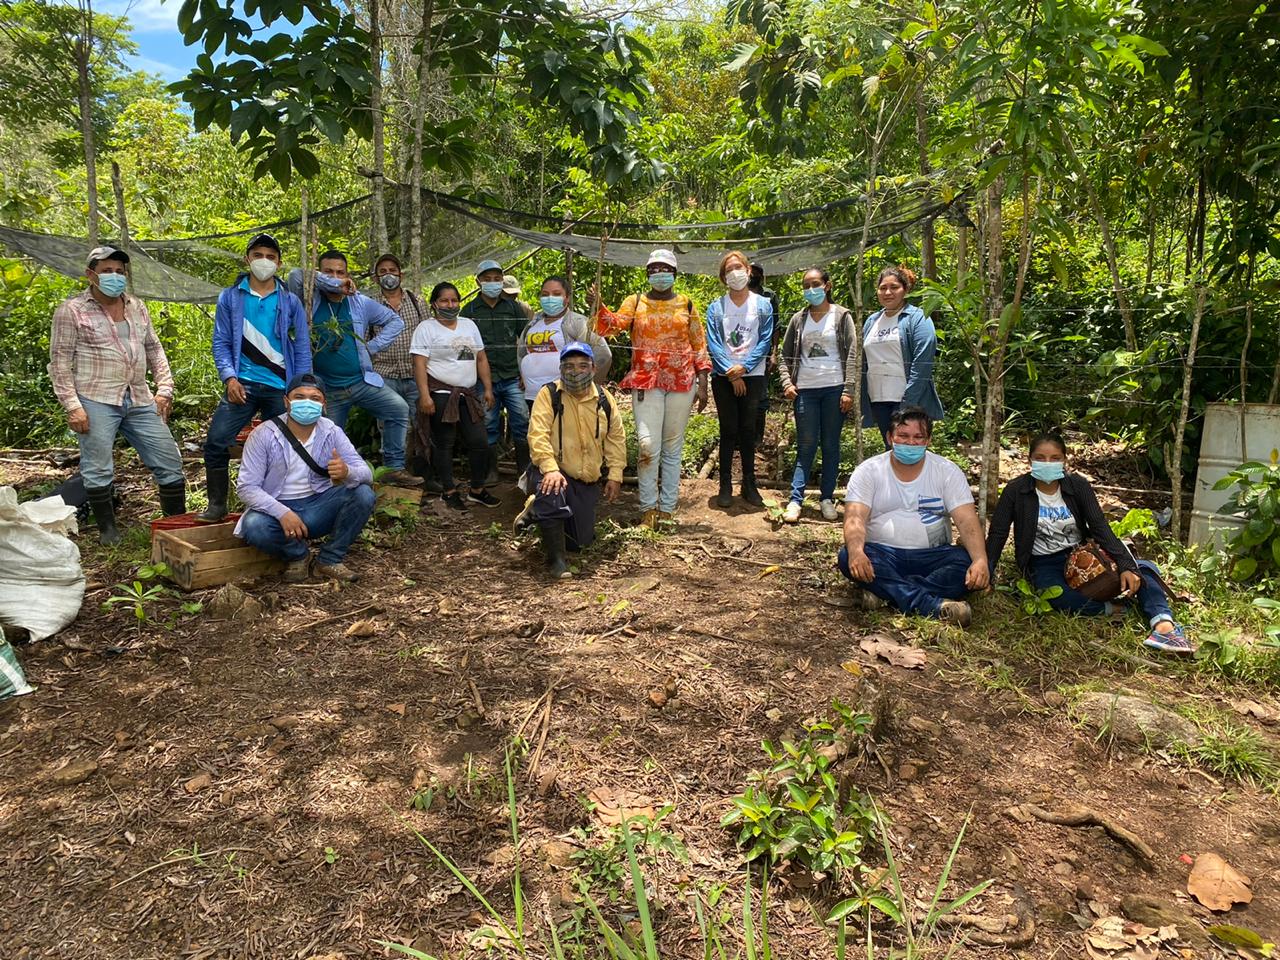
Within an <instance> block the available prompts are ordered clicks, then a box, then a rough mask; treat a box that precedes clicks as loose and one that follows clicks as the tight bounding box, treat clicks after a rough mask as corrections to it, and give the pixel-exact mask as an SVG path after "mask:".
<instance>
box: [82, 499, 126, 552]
mask: <svg viewBox="0 0 1280 960" xmlns="http://www.w3.org/2000/svg"><path fill="white" fill-rule="evenodd" d="M84 493H85V496H86V497H88V498H89V508H90V509H91V510H93V519H94V520H95V521H96V522H97V524H98V540H99V541H100V542H101V543H102V545H103V546H104V547H109V546H111V545H112V544H113V543H119V542H120V531H119V530H117V529H116V505H115V500H114V497H115V493H114V491H113V490H112V488H111V487H110V486H106V487H85V490H84Z"/></svg>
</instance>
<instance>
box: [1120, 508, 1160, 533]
mask: <svg viewBox="0 0 1280 960" xmlns="http://www.w3.org/2000/svg"><path fill="white" fill-rule="evenodd" d="M1111 532H1112V533H1114V534H1115V535H1116V536H1117V537H1120V538H1121V539H1125V538H1128V537H1143V538H1145V539H1148V540H1154V539H1155V538H1156V537H1158V536H1160V524H1159V523H1157V522H1156V515H1155V514H1154V513H1152V512H1151V511H1150V510H1147V509H1146V508H1145V507H1137V508H1135V509H1133V510H1130V511H1129V512H1128V513H1126V514H1125V515H1124V517H1123V518H1122V519H1120V520H1113V521H1111Z"/></svg>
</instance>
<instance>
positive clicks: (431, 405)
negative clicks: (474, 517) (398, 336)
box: [409, 283, 501, 510]
mask: <svg viewBox="0 0 1280 960" xmlns="http://www.w3.org/2000/svg"><path fill="white" fill-rule="evenodd" d="M460 303H461V300H460V298H459V296H458V288H457V287H455V286H454V285H453V284H451V283H437V284H436V285H435V287H434V288H433V289H432V291H431V298H430V304H431V316H430V317H428V318H427V319H426V320H423V321H422V322H421V323H420V324H418V327H417V329H416V330H414V331H413V341H412V342H411V343H410V346H409V353H411V354H412V355H413V378H414V380H415V381H416V383H417V386H418V416H417V419H416V421H415V424H414V429H415V431H416V432H417V437H418V444H419V449H422V450H425V449H428V444H429V445H430V446H429V449H430V450H431V461H432V463H433V464H434V466H435V471H436V477H437V478H438V479H439V481H440V486H441V489H442V490H443V491H444V502H445V504H446V505H448V506H450V507H452V508H453V509H455V510H466V509H467V507H466V504H465V503H463V501H462V494H461V493H460V491H459V490H458V485H457V483H456V482H455V481H454V477H453V443H454V438H455V436H456V435H457V434H459V433H461V434H462V441H463V443H464V444H465V445H466V448H467V462H468V463H469V464H470V466H471V488H470V491H469V492H468V494H467V500H468V501H469V502H471V503H478V504H480V505H481V506H483V507H496V506H498V505H499V504H500V503H501V501H500V500H498V498H497V497H495V496H493V495H492V494H491V493H489V492H488V491H487V490H485V488H484V478H485V473H486V472H487V470H488V465H489V437H488V434H487V433H486V432H485V423H484V414H485V410H486V409H488V408H490V407H492V406H493V384H492V381H491V379H490V376H489V359H488V357H487V356H485V352H484V341H483V340H482V339H481V338H480V331H479V329H477V327H476V325H475V323H474V322H473V321H471V320H469V319H467V318H466V317H459V316H458V308H459V306H460ZM477 383H479V384H480V385H481V386H482V387H483V388H484V395H483V405H482V398H481V395H480V394H478V393H477V392H476V384H477Z"/></svg>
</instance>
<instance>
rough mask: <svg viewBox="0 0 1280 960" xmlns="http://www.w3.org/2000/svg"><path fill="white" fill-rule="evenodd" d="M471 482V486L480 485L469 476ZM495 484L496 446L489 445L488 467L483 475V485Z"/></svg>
mask: <svg viewBox="0 0 1280 960" xmlns="http://www.w3.org/2000/svg"><path fill="white" fill-rule="evenodd" d="M471 484H472V486H473V487H478V486H480V484H478V483H476V481H475V478H474V477H472V478H471ZM497 485H498V448H497V447H496V446H491V447H490V448H489V469H488V471H487V472H486V473H485V475H484V486H486V487H496V486H497Z"/></svg>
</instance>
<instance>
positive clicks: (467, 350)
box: [453, 340, 476, 360]
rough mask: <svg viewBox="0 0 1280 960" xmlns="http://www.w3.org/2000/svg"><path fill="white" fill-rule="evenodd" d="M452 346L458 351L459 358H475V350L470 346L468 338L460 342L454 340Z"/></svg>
mask: <svg viewBox="0 0 1280 960" xmlns="http://www.w3.org/2000/svg"><path fill="white" fill-rule="evenodd" d="M453 347H454V349H455V350H457V351H458V359H459V360H474V359H475V358H476V352H475V350H473V349H472V348H471V341H470V340H467V341H464V342H462V343H458V342H457V341H454V344H453Z"/></svg>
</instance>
